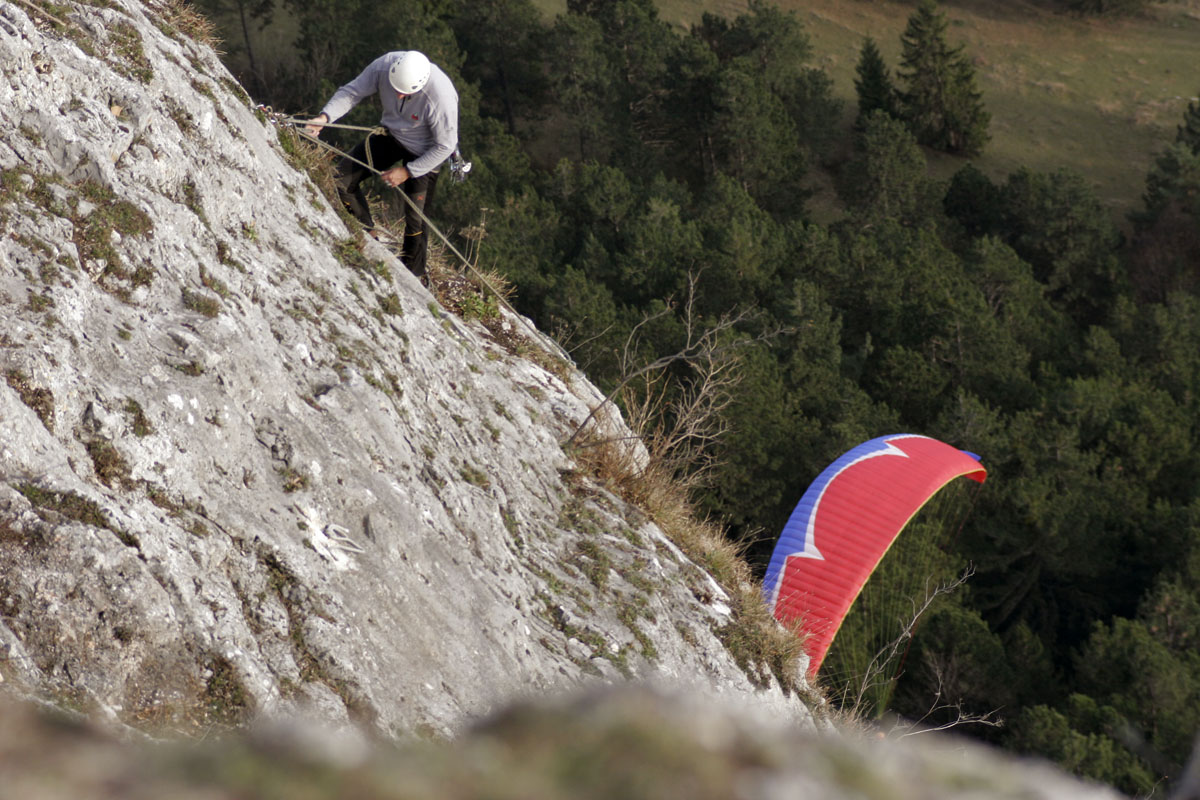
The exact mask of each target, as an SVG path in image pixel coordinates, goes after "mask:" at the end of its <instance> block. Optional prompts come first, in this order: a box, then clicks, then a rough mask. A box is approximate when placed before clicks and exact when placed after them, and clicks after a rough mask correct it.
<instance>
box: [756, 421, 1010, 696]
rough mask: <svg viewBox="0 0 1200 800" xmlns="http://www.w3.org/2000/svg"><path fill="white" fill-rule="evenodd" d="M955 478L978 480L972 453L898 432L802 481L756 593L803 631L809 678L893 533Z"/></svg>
mask: <svg viewBox="0 0 1200 800" xmlns="http://www.w3.org/2000/svg"><path fill="white" fill-rule="evenodd" d="M963 476H966V477H968V478H971V479H972V480H975V481H978V482H979V483H983V481H984V479H985V478H986V477H987V470H985V469H984V468H983V465H982V464H981V463H980V462H979V457H978V456H976V455H974V454H973V453H968V452H966V451H963V450H959V449H957V448H954V447H951V446H950V445H948V444H946V443H945V442H940V441H938V440H937V439H931V438H929V437H928V436H919V435H917V434H909V433H904V434H895V435H892V436H881V437H879V438H877V439H872V440H870V441H868V442H864V443H863V444H860V445H858V446H857V447H855V448H853V449H851V450H850V451H848V452H846V453H845V454H843V455H842V456H841V457H840V458H838V459H837V460H836V461H834V462H833V463H832V464H830V465H829V466H828V467H826V468H825V470H824V471H823V472H822V473H821V474H820V475H819V476H818V477H817V479H816V480H815V481H813V483H812V485H811V486H809V487H808V491H806V492H805V493H804V496H803V497H802V498H800V502H799V503H798V504H797V506H796V508H795V510H794V511H793V512H792V515H791V517H790V518H789V519H788V521H787V524H786V525H785V526H784V528H783V532H782V533H781V534H780V537H779V542H778V544H776V545H775V551H774V553H773V555H772V556H771V563H770V565H769V566H768V567H767V574H766V577H765V578H764V579H763V594H764V595H765V597H766V600H767V603H768V605H769V606H770V608H771V611H772V613H773V614H774V615H775V618H776V619H778V620H780V621H781V622H784V623H787V624H790V625H794V626H796V628H797V632H798V633H799V634H800V635H802V636H805V637H806V638H805V650H806V651H807V652H808V655H809V667H808V674H809V677H813V676H815V675H816V674H817V670H818V669H820V667H821V662H822V661H823V660H824V659H825V653H826V652H827V651H828V650H829V645H830V644H831V643H832V642H833V637H834V636H835V635H836V634H837V631H838V628H840V627H841V624H842V620H843V619H844V618H845V616H846V612H847V611H848V610H849V609H850V605H851V604H852V603H853V602H854V599H855V598H856V597H858V594H859V592H860V591H862V587H863V584H864V583H866V581H867V578H869V577H870V575H871V573H872V572H874V571H875V567H876V565H878V564H879V561H880V559H882V558H883V555H884V553H886V552H887V550H888V548H889V547H890V546H891V544H892V542H893V541H894V540H895V538H896V536H897V534H899V533H900V531H901V529H902V528H904V526H905V525H907V524H908V521H909V520H910V519H912V517H913V515H914V514H916V513H917V511H919V510H920V509H921V507H922V506H924V505H925V503H926V502H927V501H928V500H929V498H930V497H932V496H933V495H934V494H936V493H937V491H938V490H939V489H941V488H942V487H943V486H945V485H946V484H947V483H949V482H950V481H952V480H954V479H955V478H958V477H963Z"/></svg>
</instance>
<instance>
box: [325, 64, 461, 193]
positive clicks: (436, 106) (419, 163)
mask: <svg viewBox="0 0 1200 800" xmlns="http://www.w3.org/2000/svg"><path fill="white" fill-rule="evenodd" d="M404 52H405V51H403V50H397V51H394V52H391V53H384V54H383V55H381V56H380V57H379V58H377V59H375V60H374V61H372V62H371V64H370V65H369V66H368V67H367V68H366V69H364V70H363V71H362V74H361V75H359V76H358V77H357V78H355V79H354V80H352V81H350V82H349V83H347V84H346V85H345V86H343V87H342V88H340V89H338V90H337V91H336V92H334V95H333V97H331V98H330V99H329V102H328V103H326V104H325V107H324V108H323V109H321V113H323V114H325V115H326V116H327V117H329V121H330V122H333V121H334V120H336V119H338V118H339V117H342V116H344V115H345V114H346V113H347V112H348V111H349V110H350V109H352V108H354V106H356V105H358V103H359V101H361V100H362V99H363V98H365V97H368V96H370V95H372V94H375V93H376V92H378V93H379V100H380V102H381V103H382V104H383V118H382V119H381V120H380V124H381V125H383V127H385V128H387V129H388V132H389V133H391V134H392V136H393V137H394V138H395V139H396V141H398V142H399V143H400V144H402V145H404V147H405V148H406V149H407V150H408V151H409V152H410V153H413V154H414V155H416V156H417V158H416V159H414V160H413V161H410V162H409V163H408V164H407V165H406V166H407V167H408V172H409V174H410V175H412V176H413V177H414V178H418V177H420V176H422V175H424V174H425V173H427V172H432V171H433V170H435V169H437V168H438V165H440V164H441V163H442V162H443V161H445V160H446V159H447V158H449V157H450V154H451V153H453V152H454V148H455V147H457V146H458V92H457V91H455V89H454V84H453V83H451V82H450V78H448V77H447V76H446V73H444V72H442V70H441V69H440V68H439V67H438V66H437V65H436V64H434V65H431V66H432V70H431V72H430V75H429V83H427V84H425V88H424V89H422V90H421V91H419V92H417V93H416V94H414V95H409V96H408V97H405V98H403V99H401V98H398V97H396V90H395V89H393V88H392V84H391V83H390V82H389V81H388V69H389V68H391V66H392V64H393V63H394V62H395V61H396V60H397V59H399V58H400V56H402V55H404Z"/></svg>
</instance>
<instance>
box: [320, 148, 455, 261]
mask: <svg viewBox="0 0 1200 800" xmlns="http://www.w3.org/2000/svg"><path fill="white" fill-rule="evenodd" d="M415 158H417V156H416V155H415V154H414V153H410V152H409V151H408V149H407V148H405V147H404V145H402V144H400V143H399V142H397V141H396V140H395V139H394V138H392V136H391V134H387V133H372V134H371V135H370V136H368V137H367V138H366V139H364V140H363V141H362V142H361V143H359V145H358V146H357V147H355V148H354V149H353V150H351V151H350V157H349V158H343V159H342V160H341V161H339V162H338V165H337V169H336V170H335V173H334V175H335V179H336V182H337V191H338V197H339V198H341V201H342V205H344V206H345V207H346V210H347V211H349V212H350V213H351V214H353V215H354V218H355V219H357V220H358V221H359V222H361V223H362V224H363V225H366V226H367V227H368V228H373V227H375V220H374V219H373V218H372V217H371V208H370V206H368V205H367V198H366V197H365V196H363V192H362V188H361V187H360V184H361V183H362V182H363V180H364V179H365V178H367V177H369V176H370V175H371V174H372V173H371V171H370V170H369V169H368V168H367V167H365V166H363V165H362V164H359V163H356V162H358V161H361V162H363V163H364V164H370V165H371V166H372V167H374V168H375V169H377V170H379V171H380V172H383V171H384V170H386V169H388V168H389V167H391V166H392V165H394V164H395V163H396V162H397V161H403V162H405V163H408V162H409V161H412V160H414V159H415ZM436 186H437V171H436V170H435V171H433V172H427V173H425V174H424V175H422V176H421V177H419V178H409V179H408V180H406V181H405V182H404V183H403V185H402V186H401V187H400V188H401V189H403V190H404V193H405V194H406V195H408V199H409V200H411V201H412V203H411V204H409V203H405V204H404V245H403V247H402V248H401V251H400V253H401V258H403V259H404V265H405V266H407V267H408V269H409V270H410V271H411V272H412V273H413V274H414V275H417V276H421V275H424V274H425V260H426V254H427V252H428V250H429V243H428V239H427V237H426V236H425V221H424V220H423V219H421V215H420V214H418V213H417V211H418V210H419V211H422V212H425V213H428V211H429V208H430V206H431V205H432V204H433V190H434V188H435V187H436ZM413 206H416V208H415V209H414V208H413Z"/></svg>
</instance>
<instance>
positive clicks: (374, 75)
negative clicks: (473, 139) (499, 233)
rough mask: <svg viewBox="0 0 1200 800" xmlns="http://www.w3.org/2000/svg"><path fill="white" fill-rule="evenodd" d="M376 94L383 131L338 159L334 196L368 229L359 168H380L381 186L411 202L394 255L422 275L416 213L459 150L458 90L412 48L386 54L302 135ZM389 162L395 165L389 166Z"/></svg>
mask: <svg viewBox="0 0 1200 800" xmlns="http://www.w3.org/2000/svg"><path fill="white" fill-rule="evenodd" d="M376 92H378V93H379V100H380V102H381V103H382V104H383V118H382V119H381V120H380V124H382V125H383V127H384V128H386V129H387V133H372V134H370V135H369V136H367V138H366V139H364V140H363V141H362V143H360V144H359V145H358V146H357V147H355V148H354V150H352V151H351V153H350V158H343V159H342V160H341V161H340V162H338V165H337V169H336V171H335V175H336V180H337V190H338V197H340V198H341V201H342V203H343V204H344V205H345V206H346V209H347V210H348V211H349V212H350V213H351V214H353V215H354V217H355V219H357V220H358V221H359V222H361V223H362V224H363V225H365V226H366V227H367V230H368V231H371V230H372V229H373V228H374V227H375V221H374V220H373V219H372V218H371V209H370V207H369V206H368V205H367V200H366V198H365V197H364V196H363V192H362V189H361V188H360V186H359V184H361V183H362V181H363V180H364V179H365V178H366V177H367V176H368V175H370V174H372V173H371V172H370V170H369V169H368V168H367V167H366V166H363V164H369V165H371V166H373V167H374V168H375V169H377V170H383V174H382V176H381V177H382V178H383V182H384V183H386V184H387V185H388V186H400V187H402V188H403V189H404V193H405V194H406V195H408V198H409V199H410V200H411V201H412V203H406V204H405V214H404V246H403V247H402V249H401V257H402V258H403V259H404V263H405V265H406V266H407V267H408V268H409V270H411V271H412V273H413V274H414V275H417V276H418V277H422V276H424V275H425V260H426V253H427V251H428V241H427V238H426V236H425V222H424V220H423V219H422V218H421V215H420V214H419V213H418V211H421V212H427V211H428V209H429V207H430V206H431V204H432V202H433V190H434V187H435V186H436V184H437V168H438V167H439V166H440V165H441V164H442V162H444V161H445V160H446V159H447V158H449V157H450V154H451V153H453V152H454V149H455V148H456V147H457V146H458V92H457V91H456V90H455V89H454V84H453V83H451V82H450V78H448V77H447V76H446V73H445V72H442V70H441V69H439V68H438V67H437V66H435V65H434V64H431V63H430V61H429V59H428V58H426V57H425V56H424V55H423V54H421V53H418V52H417V51H416V50H399V51H396V52H392V53H385V54H384V55H382V56H380V57H379V58H377V59H375V60H374V61H372V62H371V64H370V65H369V66H368V67H367V68H366V69H365V70H363V72H362V74H361V75H359V76H358V77H357V78H355V79H354V80H352V81H350V83H347V84H346V85H345V86H343V87H342V88H340V89H338V90H337V92H335V93H334V95H333V97H332V98H330V100H329V102H328V103H326V104H325V107H324V108H323V109H321V113H320V114H318V115H317V116H316V117H314V118H313V119H311V120H309V121H308V123H307V124H306V125H305V126H304V131H305V133H307V134H309V135H310V136H319V135H320V134H321V129H322V127H323V126H325V125H327V124H329V123H331V122H333V121H334V120H336V119H338V118H339V117H341V116H343V115H345V114H346V113H347V112H348V111H349V110H350V109H351V108H353V107H354V106H356V105H357V104H358V103H359V101H361V100H362V99H363V98H365V97H368V96H370V95H372V94H375V93H376ZM358 162H362V163H358ZM396 162H400V163H399V165H398V166H393V165H394V164H396ZM414 206H415V208H414Z"/></svg>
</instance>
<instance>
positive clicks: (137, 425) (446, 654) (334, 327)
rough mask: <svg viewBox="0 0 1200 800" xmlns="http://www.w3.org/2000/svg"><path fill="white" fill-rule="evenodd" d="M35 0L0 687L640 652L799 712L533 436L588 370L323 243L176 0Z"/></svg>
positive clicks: (392, 717)
mask: <svg viewBox="0 0 1200 800" xmlns="http://www.w3.org/2000/svg"><path fill="white" fill-rule="evenodd" d="M59 13H60V14H65V16H60V17H57V18H52V17H50V16H49V15H47V14H43V13H39V12H38V11H36V10H35V9H34V8H31V7H27V6H26V5H25V4H17V5H14V4H11V3H5V4H2V5H0V73H2V74H0V129H2V130H3V131H4V135H3V138H2V139H0V225H2V227H3V239H2V240H0V303H2V304H3V309H4V311H3V315H2V316H0V371H2V372H3V374H4V377H5V380H4V381H3V382H0V677H2V678H3V680H4V682H5V683H6V684H8V685H10V686H17V687H20V688H21V689H22V690H23V691H24V692H25V693H28V694H34V695H39V696H47V697H53V698H55V699H56V700H58V701H60V702H68V703H70V704H73V705H75V706H79V707H84V708H87V709H89V710H97V711H99V712H102V713H104V714H107V715H109V716H110V717H113V718H115V719H118V720H120V721H122V722H125V723H130V724H135V725H142V726H145V725H149V726H154V725H162V726H164V727H168V728H176V729H180V728H182V729H184V730H192V729H194V728H195V727H197V726H204V725H208V724H211V723H213V722H232V723H237V722H240V721H242V720H245V719H248V718H249V717H251V716H253V715H255V714H258V713H270V712H283V711H288V710H291V709H295V708H298V707H304V708H306V709H308V710H309V711H310V712H311V713H316V714H318V715H319V716H322V717H324V718H326V719H328V720H332V721H338V720H345V719H347V718H354V719H355V720H357V721H360V722H365V723H367V724H369V725H371V726H374V727H375V728H376V729H378V730H379V731H381V732H383V733H384V734H385V735H395V736H402V735H405V734H411V733H418V734H425V735H448V734H452V733H454V732H455V731H456V730H458V729H459V728H460V727H461V726H462V725H463V724H464V723H466V722H469V721H471V720H474V719H477V718H479V717H480V716H482V715H484V714H485V713H487V712H489V711H490V710H492V709H493V708H494V707H496V706H497V705H498V704H500V703H507V702H509V701H510V700H512V699H514V698H519V697H522V696H528V695H531V694H543V693H547V692H552V691H556V690H561V689H567V688H571V687H576V686H579V685H581V684H589V683H595V682H600V683H604V682H613V681H621V680H625V679H626V678H642V677H645V678H650V677H653V678H657V679H659V680H665V681H668V682H676V683H688V684H692V683H694V684H697V685H700V686H702V687H705V688H707V689H711V690H713V691H716V692H718V693H732V694H734V695H735V696H740V697H743V698H745V699H747V700H749V701H750V702H752V703H754V704H761V705H766V706H770V707H772V708H776V709H781V710H783V711H784V712H785V713H786V714H788V715H790V716H791V717H793V718H799V719H804V718H807V715H808V710H807V708H806V707H805V706H804V704H803V703H802V702H801V701H800V700H799V699H797V698H796V697H794V696H789V695H788V694H787V693H785V692H783V691H781V690H780V689H779V687H778V686H777V685H776V684H774V683H773V682H772V681H771V680H770V679H769V678H767V679H765V680H751V678H750V677H748V676H747V674H746V673H744V672H743V670H742V669H740V668H739V667H738V666H737V664H736V663H735V661H734V659H733V657H732V656H731V655H730V654H729V653H728V652H727V651H726V649H725V648H724V647H723V646H722V644H721V643H720V642H719V640H718V638H717V636H716V635H715V634H714V631H715V630H717V629H719V628H720V627H721V626H723V625H726V624H727V623H728V622H729V618H730V610H729V607H728V604H727V602H726V601H725V600H724V597H725V595H724V593H723V592H722V590H721V589H720V588H719V587H718V586H717V585H716V584H715V583H714V582H713V581H712V579H711V578H710V577H709V576H708V575H707V574H705V573H703V572H702V571H701V570H700V569H699V568H697V567H696V566H695V565H694V564H692V563H690V562H689V561H688V560H687V559H686V558H685V557H683V555H682V553H681V552H680V551H679V550H678V549H677V548H676V547H675V546H674V545H672V544H671V543H670V542H669V541H667V539H666V538H665V537H664V536H663V534H662V532H661V531H660V530H659V529H658V528H657V527H655V525H653V524H652V523H651V522H649V521H648V520H647V519H646V518H645V516H644V515H643V514H642V513H641V512H639V511H638V510H637V509H635V508H633V507H630V506H628V505H627V504H626V503H625V502H623V501H622V500H621V499H619V498H618V497H616V496H615V495H613V494H611V493H609V492H607V491H605V490H604V489H603V488H602V487H601V486H599V485H597V484H595V483H594V482H593V481H592V480H590V479H589V478H588V477H586V476H585V475H583V474H581V473H580V471H579V470H578V469H577V465H576V464H575V463H574V462H573V461H572V458H571V457H570V456H569V455H568V454H567V453H566V452H564V449H563V447H562V446H561V445H560V442H561V441H562V440H563V439H565V438H566V437H567V436H568V435H569V434H570V432H571V431H572V430H573V429H574V428H575V427H576V426H577V425H579V424H580V422H581V421H582V420H583V419H584V418H585V416H586V415H587V414H588V412H589V410H590V409H591V408H592V407H594V406H595V405H596V404H598V403H600V401H601V400H602V397H601V395H600V393H599V392H598V391H597V390H596V389H595V388H594V387H593V386H592V385H591V384H589V383H588V382H587V380H586V378H585V377H584V376H583V375H581V374H580V373H578V372H577V371H576V370H575V369H574V367H573V366H571V365H570V364H569V363H568V362H567V361H565V360H562V358H561V357H560V356H558V355H557V354H556V352H555V349H554V346H553V345H552V343H550V342H549V341H547V340H544V339H541V338H540V337H538V336H536V335H535V334H534V333H532V332H529V333H524V332H525V327H524V326H523V324H522V322H521V321H520V320H518V319H516V318H509V320H508V323H507V324H508V325H510V326H513V329H514V331H516V332H517V333H519V334H521V335H527V336H528V338H529V340H528V342H527V347H528V349H529V351H530V352H532V353H535V354H536V353H539V352H540V353H542V357H539V358H534V359H531V358H527V357H522V356H518V355H514V354H513V353H511V352H509V349H506V348H505V347H504V346H502V345H501V344H500V343H499V342H498V341H497V340H496V339H495V338H493V337H492V336H490V335H489V334H488V332H487V331H486V330H485V329H484V328H483V327H482V326H481V325H480V324H478V323H467V322H464V321H463V320H462V319H460V318H458V317H457V316H454V315H451V314H449V313H447V312H446V311H445V310H444V309H442V308H441V307H440V306H439V305H438V304H437V302H436V301H435V300H434V298H433V296H432V295H430V294H429V293H428V292H427V291H426V289H425V288H423V287H422V286H421V284H420V283H419V282H418V281H417V280H415V279H414V278H413V277H412V276H411V275H410V274H409V273H408V272H407V271H406V270H405V269H404V267H403V265H401V264H400V263H399V262H398V261H396V260H395V259H394V258H393V257H392V256H391V255H390V254H389V253H388V252H387V251H386V250H384V249H383V248H381V247H380V246H379V245H377V244H375V243H374V242H369V241H367V242H364V240H362V239H361V238H358V239H356V235H355V234H352V233H351V232H350V231H348V230H347V228H346V227H345V226H344V224H343V222H342V221H341V219H340V217H339V216H338V214H337V213H335V212H334V210H333V209H332V208H331V207H330V206H329V205H328V203H327V202H326V200H325V198H324V197H323V196H322V195H321V193H320V192H319V191H318V190H317V189H316V187H315V186H314V184H313V183H312V182H311V181H310V179H309V178H308V177H307V175H306V174H305V173H304V172H301V171H298V170H297V169H295V168H293V166H291V165H290V163H289V160H288V157H287V154H286V153H285V152H284V148H283V147H281V143H280V139H279V136H278V134H277V131H276V130H275V129H274V128H273V127H272V126H271V124H269V122H268V121H267V120H265V119H264V116H263V115H262V114H261V113H257V114H256V112H255V110H254V109H253V108H252V106H251V104H250V101H249V99H248V98H247V97H246V95H245V93H244V92H243V91H242V90H241V89H240V88H239V87H238V86H237V85H236V84H235V83H234V82H233V81H232V80H231V79H230V77H229V75H228V73H227V72H226V70H225V69H224V68H223V67H222V65H221V63H220V62H219V61H218V59H217V57H216V56H215V55H214V53H213V51H212V50H211V49H209V48H207V47H205V46H202V45H199V44H197V43H196V42H195V41H194V40H192V39H191V38H189V37H188V36H187V35H186V34H185V33H184V32H183V30H184V28H185V25H186V23H187V21H188V20H187V17H186V16H185V15H183V12H181V11H180V10H179V7H177V6H174V5H169V6H143V5H139V4H138V3H136V2H132V1H131V0H112V1H111V2H105V3H104V4H103V7H93V6H84V5H72V6H70V7H69V10H67V11H63V10H62V9H60V10H59ZM539 364H547V365H550V366H551V367H552V369H550V370H548V369H546V368H543V367H542V366H539ZM555 364H557V365H558V366H557V367H555V366H554V365H555ZM606 424H608V425H609V426H610V431H609V433H610V434H617V435H624V434H626V433H627V431H626V430H624V429H623V427H622V426H621V423H620V422H619V420H610V421H609V422H608V423H606Z"/></svg>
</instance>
